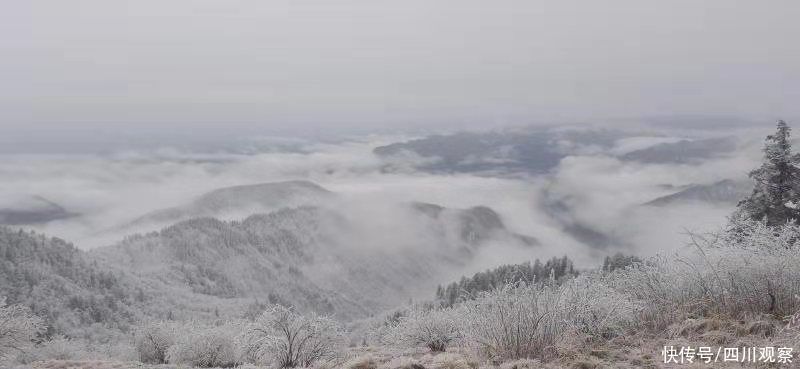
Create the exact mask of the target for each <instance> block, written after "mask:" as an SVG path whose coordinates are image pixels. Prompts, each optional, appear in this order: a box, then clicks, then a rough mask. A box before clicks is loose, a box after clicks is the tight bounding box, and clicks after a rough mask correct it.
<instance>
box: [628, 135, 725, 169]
mask: <svg viewBox="0 0 800 369" xmlns="http://www.w3.org/2000/svg"><path fill="white" fill-rule="evenodd" d="M735 149H736V140H735V139H734V138H732V137H720V138H709V139H700V140H681V141H678V142H670V143H661V144H657V145H654V146H651V147H648V148H645V149H641V150H636V151H633V152H629V153H627V154H625V155H622V156H621V159H623V160H633V161H638V162H643V163H654V164H665V163H673V164H691V163H697V162H700V161H702V160H707V159H712V158H716V157H720V156H724V155H725V154H727V153H730V152H731V151H733V150H735Z"/></svg>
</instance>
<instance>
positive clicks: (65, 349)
mask: <svg viewBox="0 0 800 369" xmlns="http://www.w3.org/2000/svg"><path fill="white" fill-rule="evenodd" d="M100 356H101V355H98V354H93V353H91V352H90V351H89V349H88V347H87V345H86V343H85V342H82V341H79V340H72V339H69V338H67V337H64V336H56V337H53V338H51V339H49V340H47V341H44V342H42V343H39V344H37V345H36V346H34V347H32V348H31V349H30V350H28V351H27V352H25V353H24V354H22V355H20V356H19V357H17V361H18V362H19V363H21V364H28V363H32V362H35V361H44V360H87V359H98V358H100Z"/></svg>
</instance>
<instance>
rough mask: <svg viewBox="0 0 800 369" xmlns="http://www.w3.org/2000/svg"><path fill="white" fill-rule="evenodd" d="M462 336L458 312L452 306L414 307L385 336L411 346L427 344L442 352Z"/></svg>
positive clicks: (389, 339) (394, 341) (426, 345)
mask: <svg viewBox="0 0 800 369" xmlns="http://www.w3.org/2000/svg"><path fill="white" fill-rule="evenodd" d="M461 338H462V333H461V326H460V321H459V319H458V314H457V313H456V311H455V310H454V309H452V308H442V309H425V308H424V307H419V306H418V307H414V308H412V309H411V310H409V311H408V314H407V315H405V316H403V317H400V318H399V321H398V322H397V323H396V324H395V325H394V326H392V327H391V328H390V330H389V333H388V334H387V335H386V337H384V339H385V340H387V341H390V342H391V343H395V344H397V343H400V344H403V345H406V346H410V347H419V346H425V347H427V348H428V349H430V350H431V351H434V352H442V351H445V350H447V347H448V346H450V345H451V344H453V343H456V342H458V341H459V340H461Z"/></svg>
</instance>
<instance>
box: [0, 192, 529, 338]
mask: <svg viewBox="0 0 800 369" xmlns="http://www.w3.org/2000/svg"><path fill="white" fill-rule="evenodd" d="M287 188H290V189H291V191H286V190H287ZM271 189H276V191H275V192H271V191H270V190H271ZM301 192H302V193H304V194H307V195H309V196H308V197H307V199H309V201H311V200H310V199H311V198H312V197H313V196H320V198H326V199H327V200H326V201H319V202H318V204H317V205H315V206H299V207H283V208H281V209H279V210H275V211H271V212H264V213H256V214H252V215H249V216H247V217H245V218H243V219H240V220H220V219H217V218H214V217H207V216H203V215H204V214H208V213H209V212H214V211H224V210H226V209H232V208H240V207H239V205H246V204H245V203H244V202H243V200H242V199H241V198H239V197H237V195H238V194H244V195H243V196H245V197H246V196H247V195H251V196H250V197H249V198H250V200H254V201H259V204H260V205H263V206H267V205H269V206H274V205H276V204H281V203H286V202H285V201H286V200H291V198H292V196H295V197H294V198H296V195H297V194H298V193H301ZM334 196H335V195H334V194H333V193H332V192H330V191H327V190H325V189H324V188H322V187H320V186H317V185H314V184H312V183H310V182H283V183H278V184H264V185H258V186H245V187H232V188H226V189H221V190H218V191H214V192H211V193H210V194H209V195H205V196H202V197H200V198H199V199H198V200H197V201H194V202H192V203H191V205H189V206H186V207H183V208H181V211H175V213H174V214H177V215H178V216H180V217H188V218H189V219H187V220H181V221H178V222H176V223H174V224H172V225H169V226H167V227H164V228H162V229H160V230H158V231H154V232H148V233H141V234H133V235H130V236H127V237H125V238H124V239H123V240H121V241H119V242H117V243H115V244H112V245H109V246H105V247H100V248H96V249H93V250H90V251H82V250H79V249H77V248H75V247H73V246H71V245H70V244H68V243H67V242H66V241H61V240H58V239H48V238H46V237H44V236H42V235H40V234H29V233H26V232H17V231H15V230H12V229H11V228H0V230H2V232H0V251H2V250H6V252H7V253H9V254H8V255H11V256H13V259H9V260H8V261H7V262H5V263H4V264H3V268H2V269H0V280H1V281H3V283H2V285H3V286H5V290H3V291H0V293H2V294H4V295H7V296H9V299H10V302H14V303H16V302H21V303H25V304H28V305H30V306H32V307H33V308H34V310H37V309H38V310H37V311H42V312H44V313H43V314H45V315H48V314H50V315H52V316H51V317H50V319H51V320H52V321H53V322H57V324H55V325H54V327H56V329H58V330H60V331H64V332H71V333H72V334H80V333H79V332H78V331H75V329H79V327H84V328H85V327H86V326H88V325H90V324H91V323H103V324H106V323H108V324H112V325H114V326H120V327H123V326H125V325H126V324H128V323H129V322H131V321H133V320H141V319H146V318H153V319H164V318H166V317H170V316H171V317H176V318H186V317H192V316H203V315H209V314H212V313H213V314H220V313H219V312H220V311H222V314H224V315H226V316H231V317H240V316H243V314H245V313H246V312H247V309H248V308H247V307H248V306H249V305H254V304H255V305H258V304H263V303H267V302H271V303H280V304H284V305H288V306H294V307H295V308H297V309H298V310H300V311H305V312H312V311H313V312H316V313H319V314H328V315H332V316H334V317H336V318H338V319H341V320H344V321H348V320H353V319H358V318H363V317H366V316H369V315H371V314H374V313H377V312H380V311H382V310H385V309H388V308H391V307H393V306H396V305H398V304H402V303H404V302H406V301H407V300H408V299H409V298H418V297H427V296H429V294H430V291H432V290H433V289H434V288H435V286H436V285H437V284H439V283H443V282H446V281H448V280H450V279H451V278H453V276H454V275H461V274H463V271H464V270H465V267H466V266H467V265H471V264H474V263H476V262H479V261H480V260H476V259H478V258H479V255H480V254H481V253H482V252H491V250H492V247H497V246H498V245H502V246H503V247H518V248H519V249H520V250H523V252H529V253H530V255H531V259H533V258H535V257H536V256H537V255H536V250H537V248H536V246H537V245H538V241H537V240H536V239H535V238H533V237H530V236H524V235H519V234H516V233H513V232H511V231H509V230H508V229H507V228H506V227H505V224H504V223H503V220H502V219H501V217H500V216H499V215H498V214H497V213H496V212H495V211H493V210H492V209H490V208H488V207H483V206H478V207H473V208H468V209H453V208H446V207H442V206H439V205H436V204H430V203H397V204H387V205H386V207H385V208H384V209H382V210H381V212H379V213H377V212H373V211H372V210H369V211H367V212H364V211H363V209H362V211H353V210H352V209H351V206H350V205H353V204H349V205H348V203H347V202H342V201H329V200H330V198H334ZM192 210H197V211H198V213H197V214H194V213H192ZM162 214H165V213H162ZM195 215H196V216H195ZM26 255H27V256H26ZM52 255H56V256H58V255H64V256H63V257H60V256H59V258H58V260H51V258H52ZM26 275H27V276H30V278H28V279H25V278H23V279H20V277H19V276H26ZM15 281H16V282H15ZM25 281H28V282H25ZM6 282H7V283H6ZM49 296H60V297H59V298H50V297H49ZM103 301H117V302H116V303H114V304H111V303H110V302H109V304H110V305H109V304H105V303H102V302H103ZM120 304H121V305H120ZM80 329H83V328H80Z"/></svg>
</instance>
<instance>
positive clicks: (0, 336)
mask: <svg viewBox="0 0 800 369" xmlns="http://www.w3.org/2000/svg"><path fill="white" fill-rule="evenodd" d="M45 329H46V327H45V325H44V321H42V319H41V318H39V317H38V316H36V315H34V314H33V313H31V311H30V310H29V309H28V308H27V307H24V306H21V305H6V299H5V297H2V298H0V360H3V359H6V358H8V357H9V356H10V355H13V354H16V353H20V352H24V350H25V349H26V348H27V347H29V346H30V345H31V343H32V341H33V339H34V338H36V336H37V335H39V334H42V333H44V331H45Z"/></svg>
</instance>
